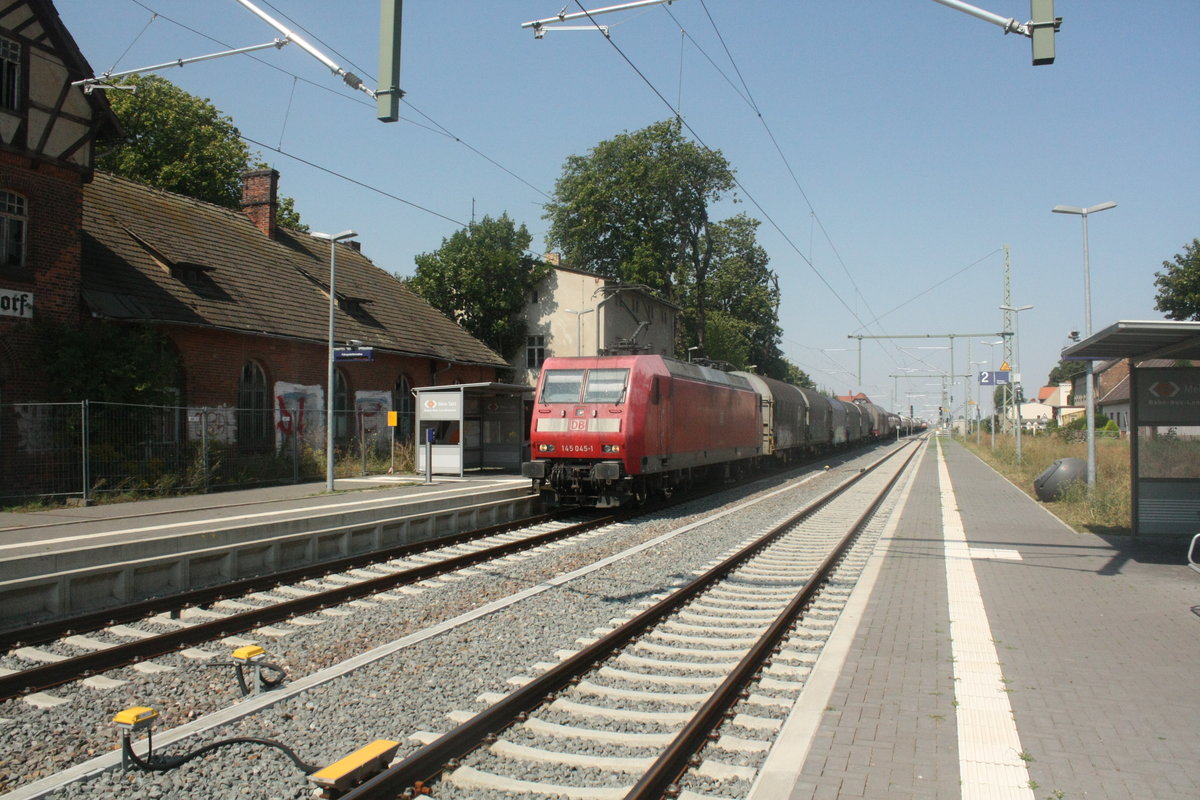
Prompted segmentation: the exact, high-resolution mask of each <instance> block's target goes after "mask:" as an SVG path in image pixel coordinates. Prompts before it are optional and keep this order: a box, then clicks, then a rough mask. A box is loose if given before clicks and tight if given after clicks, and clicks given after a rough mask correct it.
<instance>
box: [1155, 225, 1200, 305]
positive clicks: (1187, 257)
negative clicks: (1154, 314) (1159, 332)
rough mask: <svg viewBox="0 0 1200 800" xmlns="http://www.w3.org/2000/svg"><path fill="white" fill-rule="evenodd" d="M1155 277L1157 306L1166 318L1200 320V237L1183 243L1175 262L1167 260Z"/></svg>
mask: <svg viewBox="0 0 1200 800" xmlns="http://www.w3.org/2000/svg"><path fill="white" fill-rule="evenodd" d="M1154 278H1155V280H1154V285H1155V286H1157V287H1158V294H1157V295H1155V298H1154V301H1155V302H1154V307H1155V308H1156V309H1158V310H1159V311H1161V312H1163V313H1164V314H1165V315H1166V316H1167V319H1179V320H1190V319H1195V320H1200V239H1192V243H1191V244H1186V245H1184V246H1183V252H1182V253H1177V254H1176V255H1175V261H1174V263H1172V262H1170V261H1164V262H1163V271H1162V272H1156V273H1154Z"/></svg>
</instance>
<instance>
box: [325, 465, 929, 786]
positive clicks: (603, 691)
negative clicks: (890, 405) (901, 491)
mask: <svg viewBox="0 0 1200 800" xmlns="http://www.w3.org/2000/svg"><path fill="white" fill-rule="evenodd" d="M915 452H916V448H903V449H901V450H897V451H894V452H893V453H892V454H890V455H889V456H887V457H885V458H883V459H881V460H880V461H878V462H876V463H875V464H873V465H872V466H871V467H869V468H867V469H864V470H862V471H861V473H860V474H858V475H857V476H855V477H854V478H853V479H851V480H849V481H847V482H845V483H844V484H843V485H841V486H839V487H838V488H837V489H835V490H834V491H832V492H829V493H827V494H826V495H824V496H823V497H821V498H819V499H818V500H816V501H815V502H813V503H811V504H809V505H808V506H807V507H805V508H804V509H802V510H801V511H800V512H798V513H797V514H795V515H794V516H793V517H791V518H789V519H787V520H785V521H784V522H783V523H781V524H780V525H777V526H776V527H775V528H773V529H772V530H770V531H768V532H767V533H765V534H764V535H762V536H761V537H759V538H758V539H757V540H756V541H754V542H752V543H751V544H749V545H747V546H745V547H743V548H740V549H739V550H738V551H737V552H735V553H733V554H731V555H729V556H728V557H726V558H724V559H721V560H720V562H719V563H717V564H716V565H715V566H713V567H712V568H711V569H708V570H706V571H705V572H704V573H703V574H702V575H700V576H698V577H696V578H695V579H694V580H691V581H690V582H688V583H687V584H686V585H684V586H682V587H680V588H678V589H677V590H675V591H673V592H671V593H670V594H669V595H668V596H666V597H664V598H663V599H661V600H659V601H658V602H656V603H654V604H653V605H652V606H650V607H649V608H647V609H646V610H644V611H642V612H640V613H638V614H636V616H634V617H633V618H632V619H630V620H628V621H627V622H624V623H623V624H620V625H619V626H617V627H616V628H615V629H614V630H612V631H611V632H609V633H607V634H606V635H604V636H602V637H600V638H599V639H598V640H597V641H595V642H593V643H591V644H589V645H588V646H586V647H584V648H583V649H581V650H579V651H577V652H573V653H569V654H563V657H562V660H561V661H560V663H558V664H554V665H550V664H546V665H543V667H544V671H543V672H542V673H541V674H540V675H538V676H536V677H530V678H527V679H525V678H522V679H520V681H519V682H522V683H523V684H524V685H522V686H521V687H520V688H518V689H515V690H514V691H512V692H510V693H508V694H506V695H503V696H489V697H485V698H483V699H484V701H485V702H489V703H490V705H489V706H488V708H486V709H485V710H484V711H482V712H480V713H478V714H475V715H472V716H469V718H466V719H465V720H463V721H462V722H461V724H459V725H458V727H456V728H454V729H453V730H451V731H449V732H448V733H445V734H444V735H441V736H437V737H436V738H435V737H434V736H433V735H427V736H426V738H428V739H431V741H429V743H428V744H426V745H425V746H423V747H421V748H420V749H419V750H417V751H416V752H414V753H412V754H410V755H409V756H407V757H406V758H404V759H402V760H401V761H399V762H398V763H396V764H394V765H392V766H391V767H390V768H389V769H387V770H386V771H385V772H383V773H382V774H380V775H378V776H376V777H375V778H373V779H372V780H370V781H368V782H367V783H364V784H363V785H362V786H360V787H358V788H357V789H354V790H352V791H351V792H350V793H349V794H347V795H345V796H346V797H347V798H348V799H349V798H353V800H380V799H381V798H388V799H389V800H390V799H391V798H397V797H412V796H414V795H415V794H418V793H421V792H422V791H424V787H427V786H429V785H431V784H432V783H433V782H435V781H439V780H440V783H439V785H438V788H437V793H438V796H439V797H473V796H476V794H473V793H478V792H481V791H500V792H508V793H513V794H517V795H528V794H531V793H542V794H549V795H555V796H560V797H568V798H572V799H573V800H610V798H659V797H664V796H667V797H673V796H688V795H695V796H709V797H712V796H713V795H712V794H702V793H700V792H695V791H693V790H691V789H689V788H688V786H689V784H691V783H694V784H697V785H698V786H700V785H705V784H710V783H711V782H713V781H716V782H718V783H720V782H721V781H723V780H727V779H735V780H736V779H749V778H752V774H751V775H748V774H747V770H745V769H742V768H739V765H738V764H737V763H736V761H737V759H736V757H735V758H734V759H732V763H731V760H730V759H728V758H725V757H723V754H727V753H734V754H736V753H739V752H745V751H747V750H749V751H758V750H764V749H766V748H768V747H769V741H768V740H769V738H770V737H769V733H770V732H771V731H772V730H773V729H774V727H775V726H776V725H777V724H778V723H777V720H776V717H777V712H778V709H779V708H781V707H783V708H786V707H789V706H790V705H791V703H792V702H793V701H794V698H795V696H796V695H797V694H798V693H799V691H800V690H801V689H802V688H803V679H804V676H805V675H806V674H807V663H808V661H809V660H810V658H809V656H808V655H807V654H806V652H805V651H804V650H803V649H801V648H799V647H796V646H792V645H791V644H789V635H790V633H791V632H793V631H794V630H795V628H796V626H797V623H798V621H803V619H804V614H805V611H806V609H809V610H810V613H816V612H815V609H816V608H817V606H816V605H814V604H818V603H821V602H823V601H822V600H821V590H822V587H823V586H824V585H825V584H826V583H827V582H828V581H829V579H830V577H831V576H832V575H833V574H834V571H835V570H836V568H837V567H838V564H839V562H840V561H841V560H842V558H843V557H844V556H845V554H846V553H847V551H848V550H849V549H850V548H851V546H852V545H853V543H854V541H855V539H856V538H857V537H858V535H859V533H860V532H861V531H862V530H863V529H864V528H865V527H866V525H867V524H868V523H869V521H870V519H871V517H872V516H873V515H874V513H875V511H876V509H877V508H878V507H879V505H880V503H882V502H883V500H884V499H885V498H886V496H887V494H888V492H889V491H890V490H891V488H892V487H893V486H894V485H895V483H896V481H897V480H899V477H900V476H901V474H902V473H903V470H904V467H905V466H906V465H907V464H908V462H909V461H910V460H911V458H912V456H913V455H915ZM900 454H906V455H907V458H901V457H900ZM864 509H865V510H864ZM723 725H727V727H728V728H729V730H731V731H733V732H729V733H720V730H721V728H722V726H723ZM756 732H757V733H756ZM758 734H762V735H764V736H765V737H766V738H762V736H760V735H758ZM706 745H707V747H706Z"/></svg>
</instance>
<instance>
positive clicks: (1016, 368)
mask: <svg viewBox="0 0 1200 800" xmlns="http://www.w3.org/2000/svg"><path fill="white" fill-rule="evenodd" d="M1031 308H1033V306H1000V310H1001V311H1011V312H1013V320H1014V322H1013V327H1014V328H1015V330H1014V331H1013V361H1015V362H1016V363H1015V364H1013V375H1015V376H1017V378H1018V380H1016V381H1015V382H1013V383H1012V384H1010V385H1012V386H1015V387H1016V388H1015V390H1014V391H1015V396H1016V400H1017V403H1016V405H1017V463H1018V464H1020V463H1021V428H1023V427H1025V425H1024V422H1023V420H1022V419H1021V381H1020V375H1021V312H1022V311H1028V310H1029V309H1031Z"/></svg>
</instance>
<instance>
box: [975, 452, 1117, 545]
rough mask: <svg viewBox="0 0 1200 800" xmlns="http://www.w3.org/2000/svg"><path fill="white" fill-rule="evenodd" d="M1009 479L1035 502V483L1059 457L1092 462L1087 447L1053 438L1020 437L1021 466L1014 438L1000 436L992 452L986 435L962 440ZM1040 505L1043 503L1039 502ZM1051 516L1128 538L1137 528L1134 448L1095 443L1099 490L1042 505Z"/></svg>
mask: <svg viewBox="0 0 1200 800" xmlns="http://www.w3.org/2000/svg"><path fill="white" fill-rule="evenodd" d="M959 441H960V442H962V444H964V445H965V446H966V447H967V448H968V449H969V450H971V452H973V453H975V454H976V455H978V456H979V457H980V458H982V459H983V460H984V461H985V462H987V463H988V464H991V465H992V467H993V468H994V469H995V470H996V471H997V472H999V473H1000V474H1001V475H1003V476H1004V477H1006V478H1008V479H1009V480H1010V481H1012V483H1013V484H1014V485H1015V486H1017V488H1019V489H1021V491H1023V492H1025V493H1026V494H1028V495H1029V496H1030V497H1032V498H1033V499H1034V500H1037V495H1036V494H1034V491H1033V480H1034V478H1036V477H1037V476H1038V475H1040V474H1041V473H1042V471H1043V470H1045V469H1046V468H1047V467H1049V466H1050V465H1051V464H1053V463H1054V462H1055V461H1057V460H1058V459H1060V458H1079V459H1085V460H1086V459H1087V445H1086V444H1085V443H1084V442H1065V441H1063V440H1062V439H1060V438H1059V437H1058V436H1055V435H1053V434H1043V435H1039V436H1030V435H1026V436H1022V437H1021V456H1022V458H1021V463H1019V464H1018V463H1017V448H1016V442H1015V440H1014V438H1013V437H1011V436H1002V435H999V434H997V435H996V447H995V450H993V449H992V447H991V443H990V438H989V436H988V435H987V434H984V435H983V436H981V437H980V446H978V447H976V445H975V437H974V436H971V437H969V438H967V439H965V440H964V439H962V438H959ZM1039 502H1040V501H1039ZM1042 505H1044V506H1045V507H1046V509H1047V510H1048V511H1050V512H1051V513H1052V514H1054V515H1055V516H1057V517H1058V518H1059V519H1061V520H1062V521H1063V522H1065V523H1066V524H1067V525H1069V526H1071V527H1072V528H1074V529H1075V530H1077V531H1080V532H1083V531H1086V532H1089V533H1100V534H1122V535H1128V534H1129V532H1130V527H1131V524H1132V516H1131V515H1132V509H1131V507H1130V481H1129V443H1128V442H1127V441H1122V440H1117V439H1103V438H1098V439H1097V441H1096V488H1095V490H1094V491H1093V492H1092V493H1091V496H1089V493H1088V491H1087V487H1086V486H1084V485H1082V484H1074V485H1072V486H1070V487H1069V488H1068V489H1067V491H1066V492H1064V494H1063V497H1062V499H1060V500H1057V501H1055V502H1052V503H1043V504H1042Z"/></svg>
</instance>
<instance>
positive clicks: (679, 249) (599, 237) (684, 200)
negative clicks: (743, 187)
mask: <svg viewBox="0 0 1200 800" xmlns="http://www.w3.org/2000/svg"><path fill="white" fill-rule="evenodd" d="M733 187H734V181H733V170H732V169H731V168H730V166H729V163H728V162H727V161H726V160H725V157H724V156H723V155H721V153H720V152H719V151H713V150H707V149H705V148H703V147H701V146H700V145H698V144H696V143H695V142H691V141H688V140H687V139H685V138H684V137H683V135H682V132H681V126H680V124H679V122H678V121H675V120H669V121H665V122H657V123H655V124H653V125H650V126H649V127H647V128H643V129H642V130H639V131H634V132H633V133H628V132H626V133H622V134H619V135H617V136H614V137H613V138H612V139H608V140H605V141H602V142H600V143H599V144H598V145H596V146H595V147H594V148H592V150H591V151H590V152H589V153H588V154H587V155H584V156H570V157H569V158H568V159H567V161H566V163H565V164H564V166H563V172H562V176H561V177H560V178H559V179H558V183H557V184H556V186H555V192H554V200H552V201H551V202H549V203H547V204H546V215H545V218H546V219H548V220H549V221H550V230H549V232H548V233H547V236H546V239H547V242H548V243H549V245H550V246H551V247H557V248H559V249H561V250H562V252H563V255H564V256H565V259H566V261H567V263H568V264H570V265H572V266H574V267H577V268H579V269H585V270H590V271H593V272H596V273H599V274H601V275H606V276H610V277H615V278H620V279H621V280H623V281H625V282H627V283H639V284H644V285H646V286H648V287H649V288H650V289H652V290H654V291H655V292H658V293H660V294H662V295H663V296H665V297H666V298H667V299H668V300H673V301H674V300H676V299H678V294H677V287H678V282H679V279H680V275H681V274H682V273H683V272H684V271H685V270H686V271H688V272H689V273H690V275H691V280H692V281H693V283H694V284H695V305H696V309H695V314H696V318H697V334H698V336H699V337H700V343H701V345H703V335H704V317H705V303H706V283H707V279H708V272H709V267H710V264H711V260H712V252H711V249H710V247H709V246H708V245H709V239H708V236H707V233H708V227H709V220H708V207H709V204H710V203H714V202H716V201H717V200H719V199H720V198H721V197H722V196H723V195H724V194H725V193H726V192H728V191H731V190H732V189H733Z"/></svg>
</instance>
